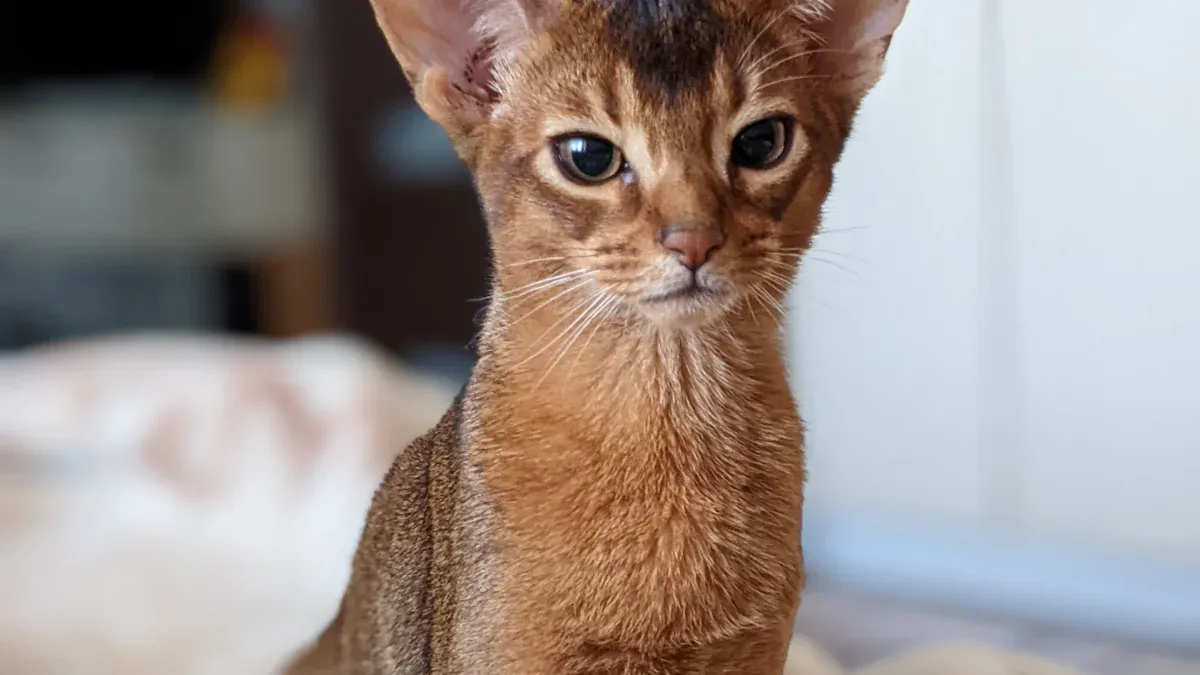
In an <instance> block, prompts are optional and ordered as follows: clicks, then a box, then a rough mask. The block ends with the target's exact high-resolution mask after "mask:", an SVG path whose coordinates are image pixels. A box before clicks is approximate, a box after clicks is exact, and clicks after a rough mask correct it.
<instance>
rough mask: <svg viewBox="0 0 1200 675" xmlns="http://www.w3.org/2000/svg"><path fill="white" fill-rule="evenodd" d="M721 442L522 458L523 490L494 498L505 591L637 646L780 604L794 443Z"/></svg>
mask: <svg viewBox="0 0 1200 675" xmlns="http://www.w3.org/2000/svg"><path fill="white" fill-rule="evenodd" d="M727 443H728V442H726V444H723V443H720V442H714V443H706V444H705V445H703V446H699V447H697V446H682V447H674V448H661V447H659V448H647V447H644V446H643V447H640V448H639V447H632V448H631V447H626V448H613V447H609V448H606V449H600V450H597V452H600V451H603V450H606V451H607V452H608V455H607V456H603V455H600V456H597V454H594V453H592V454H583V453H580V454H579V455H577V456H579V457H580V459H579V464H578V465H577V466H575V467H573V468H572V467H568V466H563V465H554V464H551V465H542V466H540V467H539V466H530V467H526V470H527V471H528V474H527V476H526V478H527V479H528V480H527V481H526V482H525V483H524V490H523V491H521V494H520V495H516V494H513V493H509V494H508V495H507V497H508V498H506V499H504V500H502V502H501V503H502V504H504V508H502V509H501V516H502V520H503V523H504V524H503V531H504V534H503V535H502V542H503V543H502V548H501V551H502V556H504V557H506V558H507V559H508V561H509V562H510V563H511V564H512V567H511V569H512V570H513V572H514V574H513V575H511V576H510V579H511V580H512V581H511V584H510V589H511V590H512V591H513V595H511V596H510V597H520V598H526V599H527V598H536V599H537V603H536V604H537V605H538V608H537V609H536V611H539V612H542V613H545V614H547V615H555V616H557V621H558V622H559V623H560V624H564V625H566V624H573V625H574V626H575V627H576V629H577V630H578V631H579V632H580V633H581V634H587V635H589V636H591V638H590V639H592V640H595V641H598V642H618V643H629V642H635V643H638V644H642V645H645V646H649V645H652V644H657V643H686V642H689V641H696V640H708V639H714V638H716V637H719V636H721V635H724V634H729V633H736V632H737V631H739V630H743V629H746V628H748V627H750V626H753V625H761V624H762V623H763V622H764V621H766V622H768V623H769V622H770V621H771V620H774V619H775V618H776V617H777V615H779V614H780V612H786V611H787V609H786V607H785V606H786V605H789V604H790V603H791V602H792V600H791V599H790V598H791V595H789V592H790V590H789V589H790V588H791V587H793V586H795V584H796V579H797V578H798V575H799V568H800V553H799V542H798V534H799V524H798V523H799V508H800V489H801V486H800V481H801V476H802V467H801V456H800V448H799V447H798V445H797V446H796V447H786V446H785V445H783V444H770V445H762V446H761V447H760V446H757V445H756V444H754V443H752V442H745V443H741V444H738V445H735V446H730V445H728V444H727ZM664 450H669V452H664ZM560 452H562V453H563V454H567V453H570V452H573V449H564V450H561V451H560ZM654 453H657V454H654ZM539 455H540V456H543V457H544V456H546V453H539ZM614 459H621V460H622V461H613V460H614ZM509 487H511V488H514V489H515V488H516V486H515V485H513V486H509Z"/></svg>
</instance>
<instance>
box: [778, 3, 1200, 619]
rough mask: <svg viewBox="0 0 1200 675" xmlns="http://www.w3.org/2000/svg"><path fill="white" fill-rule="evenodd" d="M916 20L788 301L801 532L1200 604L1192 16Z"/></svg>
mask: <svg viewBox="0 0 1200 675" xmlns="http://www.w3.org/2000/svg"><path fill="white" fill-rule="evenodd" d="M910 7H911V8H910V10H909V16H908V17H907V19H906V23H905V25H904V26H903V27H902V29H901V32H900V33H899V34H898V36H897V38H896V41H895V43H894V47H893V52H892V54H891V66H890V71H889V73H888V75H887V76H886V77H885V79H884V81H883V83H882V84H881V86H880V87H879V89H878V90H877V91H876V92H875V93H874V94H873V95H872V96H871V97H870V98H869V100H868V102H867V104H866V106H865V109H864V111H863V115H862V118H861V122H860V124H859V127H858V132H857V133H856V135H855V138H854V139H853V142H852V143H851V146H850V148H849V149H848V152H847V156H846V158H845V161H844V162H843V164H842V166H841V170H840V172H839V174H838V179H839V180H838V184H837V187H836V188H835V192H834V195H833V196H832V198H831V201H830V204H829V209H828V217H827V220H826V227H827V228H828V230H829V231H830V233H829V234H825V235H823V236H821V237H820V238H819V240H818V244H817V248H816V250H815V251H814V255H813V257H812V259H811V261H810V262H809V264H808V265H807V269H806V270H805V272H804V273H803V274H802V279H801V283H800V286H799V289H798V291H797V293H796V294H795V296H794V298H793V305H794V308H795V314H794V317H795V318H794V326H793V357H794V358H793V363H794V365H793V371H794V375H795V382H796V385H797V388H798V390H799V391H800V394H801V400H802V405H803V408H804V409H803V412H804V414H805V417H806V419H807V420H808V422H809V424H810V428H811V433H810V437H809V439H810V468H811V481H810V491H809V495H810V502H809V504H810V507H809V518H810V520H812V519H813V518H816V519H817V520H818V521H820V522H825V523H828V522H831V521H829V518H835V517H837V516H839V515H840V514H848V513H852V514H854V516H855V518H858V519H862V518H865V519H867V520H868V521H870V522H873V523H898V524H901V525H903V526H906V527H907V526H912V525H913V524H921V525H922V526H925V525H928V526H931V527H932V526H947V527H950V528H955V527H957V528H958V530H957V531H959V532H967V533H971V534H972V536H977V535H982V536H990V537H993V538H994V540H995V541H1000V540H1001V539H1004V538H1009V539H1012V540H1027V541H1036V542H1039V545H1043V546H1045V547H1049V548H1051V549H1053V548H1055V547H1061V548H1062V550H1080V551H1090V552H1092V553H1091V554H1089V555H1092V556H1093V558H1095V559H1099V558H1098V557H1097V556H1111V559H1113V560H1117V559H1126V560H1135V561H1136V560H1142V561H1146V562H1147V563H1148V564H1149V563H1150V562H1152V561H1159V562H1161V563H1164V564H1167V565H1169V566H1170V567H1171V569H1173V570H1176V571H1180V572H1181V573H1182V576H1181V577H1180V578H1183V579H1185V580H1187V581H1186V583H1191V582H1197V583H1195V584H1193V585H1191V586H1189V587H1188V588H1189V590H1190V591H1195V592H1196V595H1195V596H1194V597H1193V600H1194V601H1195V602H1194V603H1193V605H1194V606H1200V568H1198V567H1197V566H1200V261H1198V260H1197V258H1198V257H1200V200H1197V198H1196V197H1195V194H1196V193H1197V192H1200V41H1197V40H1196V39H1195V31H1196V28H1197V27H1200V4H1197V3H1182V2H1178V1H1177V0H1148V1H1147V2H1142V3H1137V4H1136V7H1135V5H1134V4H1133V3H1129V2H1124V1H1121V2H1118V0H1059V1H1056V2H1051V3H1048V2H1045V1H1043V0H922V1H920V2H913V3H912V4H911V6H910ZM856 228H861V229H856ZM822 259H824V262H823V261H822ZM831 263H836V265H835V264H831ZM842 267H845V268H849V272H847V271H845V270H843V269H841V268H842ZM822 519H825V520H823V521H822ZM856 522H857V521H856ZM825 531H828V528H826V530H825ZM885 554H886V552H885ZM818 555H819V552H818ZM885 557H886V555H885ZM886 569H887V568H886V564H885V565H884V566H883V567H879V568H878V570H877V571H879V573H880V574H884V573H886ZM1064 569H1067V568H1064ZM1189 570H1190V571H1189ZM1060 571H1061V570H1060ZM1126 576H1127V577H1130V578H1132V577H1134V576H1137V575H1136V573H1130V574H1129V575H1126ZM1143 576H1145V575H1143ZM1118 578H1120V577H1119V575H1118ZM1122 583H1124V582H1122ZM1129 583H1134V581H1129ZM1169 595H1170V594H1169V593H1166V594H1164V595H1162V596H1161V597H1168V596H1169ZM1155 597H1160V596H1155ZM1159 614H1162V612H1159ZM1194 614H1195V613H1194V612H1193V613H1192V614H1190V615H1189V616H1192V617H1193V618H1192V620H1194V621H1198V622H1200V617H1197V616H1193V615H1194ZM1194 635H1195V636H1196V638H1195V641H1196V642H1197V643H1200V625H1198V626H1197V627H1196V632H1195V633H1194Z"/></svg>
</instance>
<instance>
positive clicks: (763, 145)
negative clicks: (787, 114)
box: [730, 117, 791, 169]
mask: <svg viewBox="0 0 1200 675" xmlns="http://www.w3.org/2000/svg"><path fill="white" fill-rule="evenodd" d="M790 131H791V126H790V121H789V120H787V119H784V118H782V117H772V118H770V119H765V120H760V121H758V122H755V123H754V124H751V125H750V126H748V127H746V128H745V129H742V130H741V131H739V132H738V135H737V136H736V137H735V138H734V139H733V148H732V150H731V152H730V159H731V160H733V163H734V164H736V165H738V166H741V167H745V168H747V169H769V168H771V167H772V166H775V165H776V164H778V163H779V160H781V159H783V156H784V154H786V153H787V150H788V142H789V140H790V139H789V138H788V136H789V133H790Z"/></svg>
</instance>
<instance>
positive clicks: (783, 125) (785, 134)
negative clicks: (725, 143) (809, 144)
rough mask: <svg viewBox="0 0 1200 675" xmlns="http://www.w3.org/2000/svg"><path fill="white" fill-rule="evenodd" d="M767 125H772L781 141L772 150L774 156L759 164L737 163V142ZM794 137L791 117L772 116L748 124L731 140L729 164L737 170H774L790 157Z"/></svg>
mask: <svg viewBox="0 0 1200 675" xmlns="http://www.w3.org/2000/svg"><path fill="white" fill-rule="evenodd" d="M767 123H771V124H772V126H773V129H774V130H776V131H777V134H776V135H777V137H781V139H780V140H781V141H782V142H780V143H779V144H778V145H777V146H776V147H775V148H773V150H772V152H773V153H774V154H773V155H772V156H770V157H769V158H768V160H767V161H765V162H763V163H761V164H746V163H742V162H741V161H739V159H738V150H737V144H738V140H739V139H740V138H741V137H742V135H743V134H745V133H746V132H747V131H749V130H750V129H752V128H754V127H757V126H759V125H761V124H767ZM795 136H796V120H795V118H794V117H792V116H791V115H787V114H774V115H768V116H766V117H762V118H759V119H757V120H754V121H752V122H749V123H747V124H745V125H743V126H742V127H741V128H739V129H738V131H737V133H735V134H734V135H733V140H732V141H731V142H730V144H729V163H730V164H732V165H733V166H734V167H736V168H738V169H745V170H747V171H769V170H771V169H774V168H776V167H778V166H779V165H781V164H783V163H784V161H785V160H786V159H787V158H788V156H789V155H791V153H792V149H793V146H794V144H795V143H794V141H795Z"/></svg>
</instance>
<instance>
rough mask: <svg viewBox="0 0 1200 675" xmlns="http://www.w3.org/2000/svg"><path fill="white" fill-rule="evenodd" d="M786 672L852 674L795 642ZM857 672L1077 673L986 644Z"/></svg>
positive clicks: (944, 648) (936, 650)
mask: <svg viewBox="0 0 1200 675" xmlns="http://www.w3.org/2000/svg"><path fill="white" fill-rule="evenodd" d="M784 675H850V673H848V672H847V671H846V670H844V669H842V668H841V667H839V666H838V665H837V664H836V663H835V662H834V661H833V659H832V658H831V657H830V656H829V655H828V654H825V653H824V652H822V651H821V650H820V648H818V647H817V646H816V645H813V644H812V643H811V642H809V641H807V640H803V639H798V640H796V641H795V642H793V643H792V648H791V652H790V653H789V654H788V665H787V668H786V669H785V671H784ZM853 675H1077V673H1076V671H1074V670H1072V669H1070V668H1066V667H1064V666H1058V665H1055V664H1053V663H1049V662H1045V661H1041V660H1039V659H1035V658H1033V657H1031V656H1027V655H1024V654H1018V653H1011V652H1005V651H1002V650H999V649H994V648H991V647H986V646H983V645H970V644H962V645H940V646H935V647H931V648H929V649H924V650H921V651H917V652H913V653H910V654H905V655H903V656H898V657H895V658H891V659H886V660H884V661H882V662H880V663H876V664H873V665H871V666H868V667H866V668H863V669H862V670H859V671H857V672H855V673H854V674H853Z"/></svg>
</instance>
